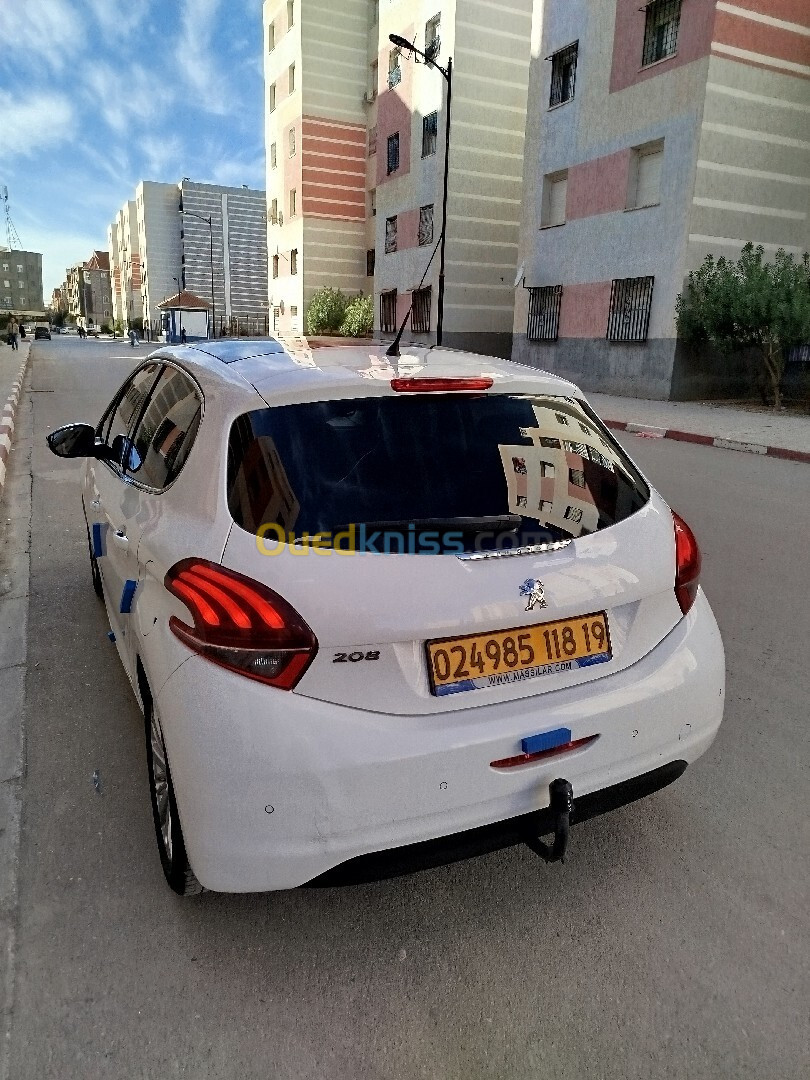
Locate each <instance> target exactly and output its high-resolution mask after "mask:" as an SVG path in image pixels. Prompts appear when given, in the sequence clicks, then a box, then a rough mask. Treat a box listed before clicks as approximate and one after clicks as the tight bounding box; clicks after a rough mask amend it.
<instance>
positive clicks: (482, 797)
mask: <svg viewBox="0 0 810 1080" xmlns="http://www.w3.org/2000/svg"><path fill="white" fill-rule="evenodd" d="M48 443H49V445H50V448H51V450H52V451H53V452H54V453H55V454H56V455H58V456H59V457H64V458H85V459H86V467H85V471H84V480H83V486H82V503H83V509H84V514H85V520H86V524H87V538H88V545H89V553H90V570H91V575H92V582H93V586H94V588H95V590H96V592H97V593H98V595H99V596H101V597H103V599H104V602H105V604H106V608H107V613H108V617H109V621H110V626H111V630H112V635H111V636H113V637H114V640H115V644H116V648H117V650H118V654H119V657H120V660H121V662H122V664H123V666H124V669H125V670H126V672H127V675H128V677H129V679H130V682H131V684H132V687H133V690H134V692H135V695H136V698H137V700H138V702H139V704H140V706H141V708H142V710H143V713H144V735H145V744H146V760H147V774H148V783H149V789H150V796H151V804H152V814H153V819H154V825H155V836H156V841H157V848H158V853H159V856H160V861H161V864H162V867H163V871H164V874H165V876H166V880H167V881H168V883H169V885H170V886H171V888H172V889H174V890H175V891H176V892H178V893H180V894H191V893H195V892H199V891H200V890H201V889H202V888H206V889H211V890H214V891H222V892H249V891H257V890H269V889H288V888H293V887H296V886H299V885H302V884H304V883H308V882H312V881H314V880H317V881H318V882H319V883H326V882H334V881H339V880H346V879H347V878H348V879H349V880H357V878H358V877H359V878H361V879H362V878H363V877H364V876H372V877H373V876H380V874H386V873H388V874H390V873H395V872H402V870H403V869H414V868H417V867H419V866H424V865H435V864H436V863H438V862H445V861H449V860H450V859H453V858H460V857H464V856H467V855H469V854H471V853H475V852H477V851H486V850H489V851H491V850H494V849H496V848H498V847H503V846H506V845H507V844H511V843H521V842H522V843H525V844H527V845H528V846H529V847H530V848H531V849H532V850H534V851H535V852H536V853H537V854H539V855H541V856H542V857H543V858H544V859H545V860H546V861H549V862H551V861H557V860H559V859H560V858H563V857H564V856H565V853H566V846H567V843H568V828H569V824H573V823H578V822H582V821H585V820H587V819H588V818H590V817H593V816H594V815H596V814H599V813H603V812H605V811H608V810H612V809H615V808H616V807H619V806H622V805H625V804H627V803H629V802H631V801H633V800H635V799H638V798H640V797H642V796H644V795H647V794H650V793H651V792H653V791H656V790H658V789H660V788H662V787H664V786H666V785H667V784H669V783H671V782H672V781H674V780H676V779H677V778H678V777H679V776H680V775H681V773H682V772H683V771H684V769H686V768H687V765H689V764H691V763H692V762H694V761H696V760H697V759H698V758H699V757H700V756H701V754H703V753H704V752H705V751H706V750H707V749H708V748H709V746H710V745H711V743H712V741H713V739H714V737H715V735H716V733H717V730H718V728H719V725H720V722H721V719H722V715H723V703H724V694H725V689H724V686H725V661H724V654H723V644H722V641H721V638H720V632H719V630H718V627H717V623H716V622H715V618H714V615H713V614H712V610H711V608H710V606H709V602H708V600H707V599H706V596H705V595H704V593H703V590H702V589H701V588H700V568H701V563H700V552H699V549H698V545H697V541H696V539H695V537H694V535H693V534H692V532H691V530H690V529H689V526H688V525H687V524H686V523H685V522H684V521H683V520H682V519H681V518H680V517H679V516H678V515H677V514H675V513H674V512H673V511H672V510H671V509H670V507H669V506H668V505H667V504H666V502H665V501H664V499H663V498H662V496H661V495H659V494H658V492H657V491H655V489H654V488H653V487H652V485H651V484H650V483H649V482H648V481H647V480H646V479H645V477H644V476H643V474H642V473H641V471H640V469H639V468H638V467H637V466H636V465H635V464H634V462H633V461H632V460H631V459H630V457H629V456H628V454H627V453H626V451H625V450H624V449H623V448H622V446H621V445H620V444H619V443H618V442H617V441H616V439H615V438H614V437H613V435H612V434H611V433H610V432H609V431H608V429H607V428H606V427H605V426H604V424H602V422H601V421H600V420H599V419H598V417H597V416H596V414H595V413H594V411H593V409H592V408H591V406H590V405H589V404H588V402H587V399H586V398H585V396H584V395H583V393H582V392H581V391H580V390H579V388H578V387H577V386H575V385H574V384H573V383H571V382H568V381H567V380H565V379H562V378H559V377H556V376H554V375H551V374H548V373H546V372H541V371H535V370H533V369H529V368H526V367H523V366H521V365H518V364H513V363H511V362H510V361H507V360H499V359H495V358H493V357H485V356H480V355H475V354H471V353H463V352H455V351H452V350H446V349H441V348H429V347H425V346H422V345H409V346H403V355H402V356H398V357H393V358H392V357H389V356H388V355H387V353H386V348H385V345H382V346H372V347H369V346H367V345H366V346H363V347H362V348H361V347H359V346H357V347H354V346H350V347H346V348H324V349H318V350H314V351H309V350H307V351H301V352H300V353H298V352H295V351H294V350H293V351H287V349H286V348H285V346H283V345H282V344H281V343H280V342H278V341H275V340H272V339H271V340H263V341H241V340H240V341H227V340H225V341H216V342H200V343H197V344H195V345H189V346H184V347H177V348H172V347H169V346H163V347H162V348H160V349H159V351H158V352H156V353H155V354H153V355H152V356H150V357H149V358H148V359H147V360H145V361H144V362H143V363H141V364H140V365H138V367H137V368H136V369H135V370H134V371H133V372H132V373H131V374H130V375H129V376H128V377H127V379H126V380H125V382H124V383H123V385H122V386H121V388H120V390H119V391H118V393H117V394H116V395H115V397H114V398H113V400H112V401H111V402H110V404H109V406H108V407H107V409H106V411H105V412H104V415H103V416H102V417H101V419H100V420H99V421H98V422H97V423H95V424H93V425H92V426H91V425H88V424H71V425H68V426H66V427H63V428H60V429H59V430H57V431H54V432H52V433H51V434H50V435H49V436H48ZM112 715H115V711H114V710H113V713H112ZM572 802H573V807H572ZM644 813H645V811H644V810H643V809H640V808H639V809H637V810H635V811H634V812H633V813H632V814H626V815H625V816H624V818H623V826H622V827H623V828H632V822H633V820H634V814H635V815H641V814H644ZM662 820H663V822H664V827H667V825H666V823H667V822H668V820H669V819H668V818H667V815H666V812H664V814H663V819H662ZM646 827H647V826H646V825H645V828H646ZM548 835H552V836H553V843H551V844H549V843H547V842H545V841H543V840H542V839H541V838H542V837H545V836H548Z"/></svg>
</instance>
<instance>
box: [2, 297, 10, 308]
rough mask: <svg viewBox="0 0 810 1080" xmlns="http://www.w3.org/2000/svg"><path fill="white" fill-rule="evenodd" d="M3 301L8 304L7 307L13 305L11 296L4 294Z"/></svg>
mask: <svg viewBox="0 0 810 1080" xmlns="http://www.w3.org/2000/svg"><path fill="white" fill-rule="evenodd" d="M3 303H4V304H5V305H6V307H11V297H10V296H4V297H3Z"/></svg>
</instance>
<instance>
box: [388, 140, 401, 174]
mask: <svg viewBox="0 0 810 1080" xmlns="http://www.w3.org/2000/svg"><path fill="white" fill-rule="evenodd" d="M398 168H399V132H398V131H395V132H394V134H393V135H389V136H388V175H389V176H390V175H391V173H392V172H396V171H397V169H398Z"/></svg>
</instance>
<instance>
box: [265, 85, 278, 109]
mask: <svg viewBox="0 0 810 1080" xmlns="http://www.w3.org/2000/svg"><path fill="white" fill-rule="evenodd" d="M267 108H268V110H269V111H270V112H275V111H276V84H275V83H271V84H270V89H269V91H268V98H267Z"/></svg>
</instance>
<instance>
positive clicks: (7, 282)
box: [3, 281, 11, 289]
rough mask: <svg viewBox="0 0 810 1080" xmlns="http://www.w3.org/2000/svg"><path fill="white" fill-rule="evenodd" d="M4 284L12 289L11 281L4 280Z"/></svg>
mask: <svg viewBox="0 0 810 1080" xmlns="http://www.w3.org/2000/svg"><path fill="white" fill-rule="evenodd" d="M3 285H4V286H5V288H7V289H10V288H11V282H10V281H4V282H3Z"/></svg>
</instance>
